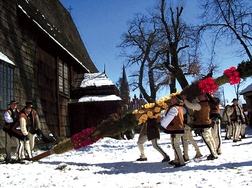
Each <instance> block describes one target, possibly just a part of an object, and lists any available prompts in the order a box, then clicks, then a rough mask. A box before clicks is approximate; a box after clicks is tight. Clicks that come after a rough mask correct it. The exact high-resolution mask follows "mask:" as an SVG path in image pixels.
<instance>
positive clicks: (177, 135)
mask: <svg viewBox="0 0 252 188" xmlns="http://www.w3.org/2000/svg"><path fill="white" fill-rule="evenodd" d="M170 101H171V104H172V105H171V106H170V107H169V109H168V111H167V113H166V115H165V117H164V118H163V119H162V120H161V126H162V127H164V128H165V132H166V133H168V134H171V144H172V148H173V149H174V153H175V158H177V159H178V161H177V162H175V163H174V167H181V166H185V161H184V157H183V154H182V151H181V149H180V141H181V138H182V136H183V134H184V111H183V108H182V104H181V103H183V100H182V98H181V97H180V96H179V95H174V96H172V97H171V100H170ZM169 164H171V163H169Z"/></svg>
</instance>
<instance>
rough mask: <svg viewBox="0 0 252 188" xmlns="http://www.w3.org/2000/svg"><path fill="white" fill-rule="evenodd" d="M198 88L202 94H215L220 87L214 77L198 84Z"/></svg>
mask: <svg viewBox="0 0 252 188" xmlns="http://www.w3.org/2000/svg"><path fill="white" fill-rule="evenodd" d="M198 87H199V89H200V90H201V94H206V93H213V92H215V91H217V90H218V87H217V85H216V84H215V82H214V80H213V78H212V77H208V78H205V79H204V80H201V81H200V82H199V84H198Z"/></svg>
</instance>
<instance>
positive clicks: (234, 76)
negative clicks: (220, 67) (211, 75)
mask: <svg viewBox="0 0 252 188" xmlns="http://www.w3.org/2000/svg"><path fill="white" fill-rule="evenodd" d="M223 74H225V75H226V76H227V77H228V78H229V83H230V85H234V84H239V83H240V81H241V78H240V73H239V72H238V71H237V70H236V68H235V67H230V68H229V69H227V70H224V72H223Z"/></svg>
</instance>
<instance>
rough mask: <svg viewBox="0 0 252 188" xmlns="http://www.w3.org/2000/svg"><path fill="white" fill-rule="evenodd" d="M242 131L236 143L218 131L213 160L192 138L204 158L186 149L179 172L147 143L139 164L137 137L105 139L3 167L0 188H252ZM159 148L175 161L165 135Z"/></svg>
mask: <svg viewBox="0 0 252 188" xmlns="http://www.w3.org/2000/svg"><path fill="white" fill-rule="evenodd" d="M246 132H247V135H246V138H245V139H243V140H242V141H241V142H236V143H234V142H233V141H232V140H224V132H222V136H223V137H222V138H223V149H222V150H223V154H222V155H220V156H219V158H218V159H216V160H213V161H208V160H206V156H207V155H208V154H209V151H208V150H207V147H206V145H205V144H204V143H203V142H202V140H201V137H199V136H198V137H194V138H195V139H196V140H197V142H198V144H199V146H200V150H201V153H202V154H203V155H204V156H203V157H202V158H201V159H197V160H195V159H193V157H194V155H195V151H194V149H193V148H192V145H190V147H189V149H190V150H189V154H190V157H191V159H190V160H189V161H188V162H187V164H186V166H184V167H180V168H173V166H171V165H169V164H168V163H161V160H162V156H161V155H160V154H159V153H158V152H157V151H156V150H154V148H153V147H152V145H151V142H146V145H145V151H146V155H147V157H148V161H144V162H137V161H136V159H137V158H139V155H140V154H139V150H138V148H137V145H136V142H137V138H138V134H137V135H136V136H135V138H134V139H132V140H115V139H111V138H104V139H101V140H99V141H98V142H96V143H95V144H93V145H90V146H88V147H86V148H82V149H79V150H77V151H75V150H72V151H70V152H67V153H64V154H60V155H56V154H54V155H51V156H49V157H47V158H44V159H41V160H39V161H37V162H29V163H27V164H1V165H0V172H1V176H0V177H1V181H0V187H11V188H13V187H18V188H22V187H24V188H28V187H29V188H30V187H31V188H33V187H36V188H37V187H60V188H71V187H75V188H76V187H110V188H112V187H113V188H114V187H115V188H120V187H132V188H133V187H145V188H146V187H172V188H174V187H184V188H191V187H193V188H195V187H212V188H213V187H216V188H217V187H218V188H219V187H221V188H226V187H234V188H237V187H243V188H244V187H251V185H252V129H251V128H249V127H247V129H246ZM159 144H160V146H161V147H162V148H163V149H164V150H165V151H166V152H167V153H168V154H169V155H170V157H171V158H172V159H173V157H174V155H173V150H172V148H171V145H170V139H169V135H167V134H164V133H161V139H160V140H159ZM41 152H43V151H37V152H36V153H37V154H39V153H41Z"/></svg>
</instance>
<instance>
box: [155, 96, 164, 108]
mask: <svg viewBox="0 0 252 188" xmlns="http://www.w3.org/2000/svg"><path fill="white" fill-rule="evenodd" d="M157 104H158V105H159V106H163V104H164V99H163V98H162V99H159V100H158V101H157Z"/></svg>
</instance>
